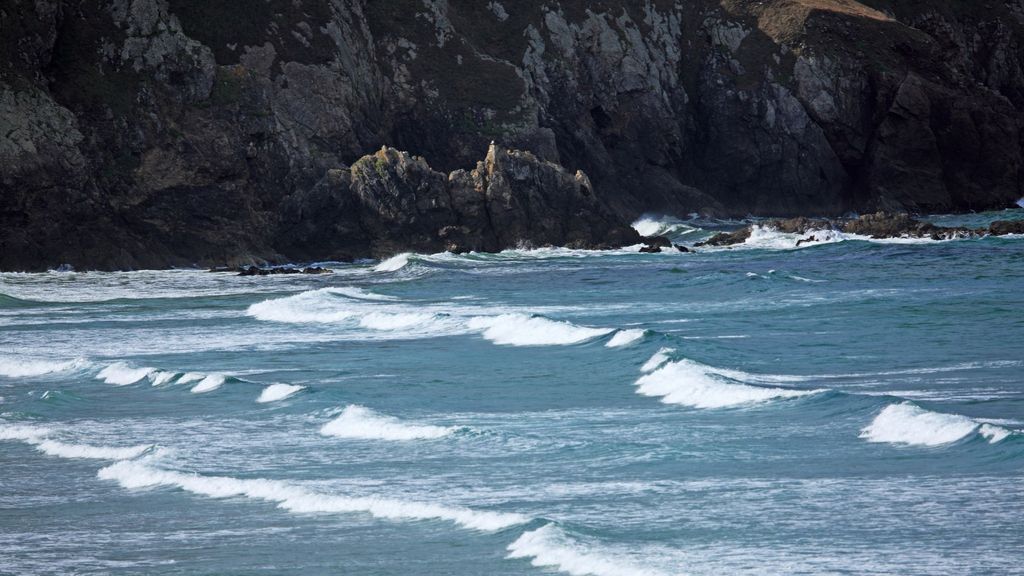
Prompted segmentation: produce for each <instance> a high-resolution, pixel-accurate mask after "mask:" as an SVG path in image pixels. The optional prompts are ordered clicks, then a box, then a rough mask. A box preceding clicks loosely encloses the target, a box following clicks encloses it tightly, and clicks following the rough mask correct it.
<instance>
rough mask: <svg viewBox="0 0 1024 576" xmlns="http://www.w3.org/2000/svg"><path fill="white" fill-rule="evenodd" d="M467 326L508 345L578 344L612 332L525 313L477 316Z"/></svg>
mask: <svg viewBox="0 0 1024 576" xmlns="http://www.w3.org/2000/svg"><path fill="white" fill-rule="evenodd" d="M468 325H469V328H470V329H472V330H481V331H482V333H483V337H484V338H486V339H487V340H490V341H491V342H494V343H495V344H501V345H508V346H552V345H568V344H578V343H580V342H585V341H587V340H592V339H594V338H598V337H600V336H604V335H605V334H608V333H610V332H611V331H612V329H611V328H589V327H585V326H577V325H575V324H572V323H570V322H561V321H557V320H548V319H547V318H541V317H539V316H528V315H526V314H501V315H498V316H477V317H474V318H470V320H469V323H468Z"/></svg>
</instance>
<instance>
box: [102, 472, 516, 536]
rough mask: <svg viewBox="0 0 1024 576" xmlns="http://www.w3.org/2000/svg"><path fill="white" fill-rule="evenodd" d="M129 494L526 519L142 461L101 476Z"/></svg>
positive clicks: (379, 513)
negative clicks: (145, 491) (165, 491)
mask: <svg viewBox="0 0 1024 576" xmlns="http://www.w3.org/2000/svg"><path fill="white" fill-rule="evenodd" d="M97 475H98V476H99V478H101V479H104V480H113V481H115V482H117V483H118V484H120V485H121V486H123V487H125V488H129V489H137V488H154V487H159V486H169V487H175V488H180V489H182V490H185V491H186V492H191V493H193V494H198V495H202V496H209V497H211V498H231V497H239V496H242V497H246V498H251V499H254V500H262V501H266V502H274V503H276V504H277V506H278V507H279V508H281V509H283V510H288V511H290V512H294V513H300V514H302V513H304V514H312V513H323V514H340V513H360V512H361V513H367V514H370V515H371V516H374V517H376V518H386V519H392V520H448V521H451V522H454V523H455V524H457V525H459V526H461V527H463V528H468V529H471V530H482V531H495V530H501V529H504V528H508V527H510V526H515V525H518V524H523V523H526V522H528V521H529V520H530V519H529V518H527V517H526V516H523V515H520V514H514V513H506V512H491V511H480V510H472V509H469V508H463V507H458V506H446V505H442V504H433V503H420V502H410V501H407V500H398V499H394V498H377V497H348V496H337V495H331V494H322V493H317V492H313V491H310V490H307V489H305V488H302V487H300V486H296V485H294V484H290V483H288V482H284V481H280V480H266V479H262V478H255V479H240V478H232V477H229V476H201V475H198V474H186V473H183V472H175V471H171V470H163V469H159V468H155V467H152V466H149V465H147V464H144V463H142V462H138V461H122V462H118V463H115V464H112V465H110V466H107V467H105V468H102V469H100V471H99V472H98V473H97Z"/></svg>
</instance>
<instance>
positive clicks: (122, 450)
mask: <svg viewBox="0 0 1024 576" xmlns="http://www.w3.org/2000/svg"><path fill="white" fill-rule="evenodd" d="M50 434H51V430H50V429H48V428H36V427H32V426H6V425H0V440H19V441H21V442H24V443H26V444H29V445H31V446H34V447H35V448H36V450H39V451H40V452H42V453H44V454H48V455H50V456H56V457H58V458H87V459H93V460H129V459H131V458H137V457H139V456H142V455H143V454H146V453H148V452H150V451H151V450H152V449H153V445H151V444H140V445H137V446H127V447H115V446H92V445H89V444H69V443H66V442H60V441H58V440H53V439H50V438H48V436H49V435H50Z"/></svg>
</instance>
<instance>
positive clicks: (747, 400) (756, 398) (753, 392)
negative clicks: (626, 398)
mask: <svg viewBox="0 0 1024 576" xmlns="http://www.w3.org/2000/svg"><path fill="white" fill-rule="evenodd" d="M662 354H663V353H662V352H659V353H658V354H655V357H652V358H651V360H650V361H648V364H645V365H644V368H650V370H648V371H647V372H648V373H647V374H645V375H644V376H641V377H640V379H639V380H637V381H636V386H637V393H639V394H642V395H644V396H655V397H660V398H661V401H662V402H664V403H666V404H680V405H683V406H690V407H692V408H726V407H731V406H740V405H744V404H756V403H762V402H768V401H771V400H781V399H786V398H799V397H801V396H808V395H811V394H817V393H820V392H824V391H825V390H794V389H790V388H768V387H762V386H752V385H749V384H744V383H740V382H731V381H729V380H728V379H727V378H729V377H723V375H722V374H721V371H720V370H717V369H715V368H712V367H710V366H706V365H704V364H701V363H699V362H694V361H692V360H687V359H683V360H678V361H675V362H667V358H666V359H661V358H658V356H659V355H662ZM656 359H657V362H658V363H659V364H660V366H659V367H656V368H655V367H654V366H651V365H650V364H651V363H652V362H655V361H656Z"/></svg>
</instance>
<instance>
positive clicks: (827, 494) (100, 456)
mask: <svg viewBox="0 0 1024 576" xmlns="http://www.w3.org/2000/svg"><path fill="white" fill-rule="evenodd" d="M993 218H1024V210H1016V211H1007V212H1000V213H997V214H987V215H972V216H968V217H942V218H938V219H936V220H937V221H940V222H942V223H945V224H958V223H967V224H971V225H983V224H984V222H985V221H987V220H991V219H993ZM637 227H638V228H640V229H641V230H642V231H643V232H644V233H648V234H652V233H664V234H669V235H671V236H672V237H673V238H675V239H676V240H677V241H679V242H682V243H685V244H691V245H692V244H693V243H694V242H696V241H698V240H700V239H701V238H706V237H707V236H708V235H709V234H710V233H711V231H712V229H715V228H721V227H722V225H721V223H715V222H706V221H699V220H678V219H667V218H653V217H652V218H646V219H644V220H642V221H640V222H638V223H637ZM726 227H728V223H726ZM818 236H819V238H821V237H825V235H821V234H819V235H818ZM799 238H800V237H799V236H796V235H787V234H780V233H777V232H774V231H772V230H771V229H769V228H759V229H758V230H756V231H755V234H753V235H752V236H751V239H750V240H748V241H747V243H745V244H743V245H740V246H737V247H734V248H729V249H725V248H723V249H710V250H704V251H700V252H697V253H680V252H678V251H675V250H669V251H666V252H664V253H661V254H640V253H638V249H639V247H631V248H627V249H623V250H616V251H609V252H583V251H572V250H564V249H536V250H511V251H506V252H503V253H500V254H466V255H459V256H456V255H450V254H441V255H415V254H403V255H400V256H398V257H395V258H392V259H390V260H387V261H385V262H381V263H375V262H366V263H357V264H331V265H330V266H331V267H332V268H333V269H334V273H333V274H329V275H322V276H269V277H238V276H233V275H229V274H223V273H220V274H218V273H207V272H203V271H197V270H171V271H159V272H157V271H140V272H128V273H97V272H87V273H47V274H3V275H0V573H4V574H18V575H22V574H189V575H192V574H220V575H224V574H239V575H241V574H246V575H249V574H303V575H307V574H377V575H384V574H389V575H390V574H393V575H406V574H455V575H482V574H484V575H492V574H494V575H503V574H520V575H527V574H545V573H550V574H555V573H562V574H572V575H585V574H591V575H597V576H605V575H619V574H622V575H664V574H695V575H700V574H708V575H711V574H716V575H718V574H740V575H743V574H750V575H754V574H757V575H760V574H901V575H916V574H920V575H935V574H949V575H960V574H1000V575H1001V574H1021V573H1024V524H1022V518H1024V432H1022V429H1024V242H1021V238H1018V237H1005V238H982V239H972V240H956V241H942V242H935V241H929V240H913V239H892V240H870V239H865V238H860V237H851V236H844V235H842V234H831V235H828V236H827V238H826V241H824V242H818V243H812V244H806V243H805V244H802V245H801V246H800V247H799V248H797V246H796V242H797V240H798V239H799Z"/></svg>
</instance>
